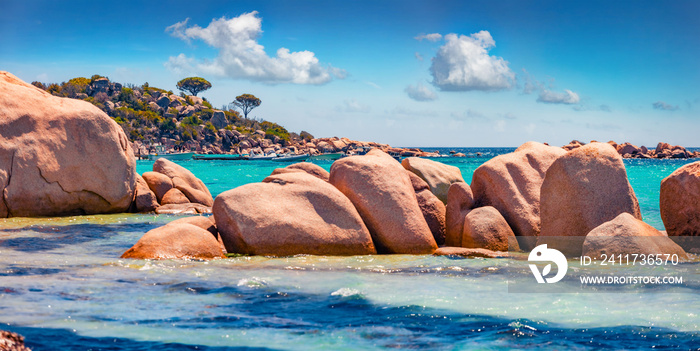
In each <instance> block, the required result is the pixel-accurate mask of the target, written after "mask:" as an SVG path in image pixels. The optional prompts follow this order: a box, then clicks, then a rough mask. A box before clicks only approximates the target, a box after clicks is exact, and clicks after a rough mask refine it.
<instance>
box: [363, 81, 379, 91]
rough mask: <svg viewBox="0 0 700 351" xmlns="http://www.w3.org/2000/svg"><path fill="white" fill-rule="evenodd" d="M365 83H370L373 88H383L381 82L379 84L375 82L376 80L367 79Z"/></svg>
mask: <svg viewBox="0 0 700 351" xmlns="http://www.w3.org/2000/svg"><path fill="white" fill-rule="evenodd" d="M365 84H367V85H369V86H371V87H373V88H375V89H381V88H382V87H381V86H379V84H377V83H375V82H372V81H369V80H368V81H366V82H365Z"/></svg>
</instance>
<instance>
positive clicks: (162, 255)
mask: <svg viewBox="0 0 700 351" xmlns="http://www.w3.org/2000/svg"><path fill="white" fill-rule="evenodd" d="M205 220H206V221H209V220H208V219H205ZM191 221H192V220H191V219H185V218H183V219H182V220H176V221H173V222H170V223H168V224H166V225H164V226H162V227H158V228H155V229H153V230H150V231H148V232H146V234H144V235H143V236H142V237H141V239H139V241H138V242H137V243H136V244H135V245H134V246H132V247H131V248H130V249H129V250H127V251H126V252H124V254H123V255H122V256H121V258H136V259H156V260H159V259H183V258H184V259H204V260H207V259H215V258H224V257H225V255H224V253H223V252H222V250H221V246H220V244H219V242H218V241H217V240H216V236H214V235H212V233H211V232H210V231H209V230H207V229H204V228H202V226H201V225H196V224H193V223H192V222H191ZM195 221H197V222H195V223H198V222H199V221H201V220H199V219H196V220H195Z"/></svg>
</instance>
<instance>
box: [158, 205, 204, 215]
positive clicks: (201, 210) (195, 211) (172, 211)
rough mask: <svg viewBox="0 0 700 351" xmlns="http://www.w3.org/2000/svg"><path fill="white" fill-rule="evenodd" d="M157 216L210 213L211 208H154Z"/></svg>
mask: <svg viewBox="0 0 700 351" xmlns="http://www.w3.org/2000/svg"><path fill="white" fill-rule="evenodd" d="M156 213H157V214H177V215H186V214H203V213H211V207H209V206H204V205H202V204H193V203H188V204H167V205H162V206H160V207H158V208H156Z"/></svg>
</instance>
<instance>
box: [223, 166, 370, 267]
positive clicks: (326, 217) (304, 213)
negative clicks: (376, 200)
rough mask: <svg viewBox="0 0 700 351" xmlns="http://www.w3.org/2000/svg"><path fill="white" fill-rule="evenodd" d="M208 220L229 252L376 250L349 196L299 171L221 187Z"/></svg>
mask: <svg viewBox="0 0 700 351" xmlns="http://www.w3.org/2000/svg"><path fill="white" fill-rule="evenodd" d="M213 212H214V218H215V219H216V225H217V227H218V229H219V233H220V235H221V238H222V240H223V242H224V245H225V246H226V250H227V251H228V252H231V253H243V254H253V255H270V256H290V255H298V254H310V255H366V254H374V253H376V250H375V248H374V244H373V243H372V238H371V236H370V234H369V231H368V230H367V227H366V226H365V224H364V223H363V222H362V218H360V215H359V214H358V213H357V210H355V208H354V207H353V205H352V203H351V202H350V200H348V198H347V197H345V196H344V195H343V194H342V193H341V192H340V191H338V190H337V189H336V188H334V187H333V186H332V185H330V184H329V183H328V182H325V181H323V180H320V179H318V178H316V177H314V176H312V175H310V174H307V173H305V172H293V173H285V174H278V175H272V176H269V177H267V178H265V179H264V180H263V182H262V183H251V184H246V185H243V186H239V187H238V188H235V189H233V190H229V191H226V192H224V193H222V194H220V195H219V196H217V197H216V200H215V201H214V207H213Z"/></svg>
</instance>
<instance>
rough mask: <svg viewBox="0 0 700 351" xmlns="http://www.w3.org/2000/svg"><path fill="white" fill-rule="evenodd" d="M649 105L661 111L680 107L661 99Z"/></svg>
mask: <svg viewBox="0 0 700 351" xmlns="http://www.w3.org/2000/svg"><path fill="white" fill-rule="evenodd" d="M651 105H652V106H654V109H656V110H663V111H676V110H679V109H680V107H678V105H676V106H673V105H669V104H667V103H665V102H663V101H657V102H655V103H653V104H651Z"/></svg>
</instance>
